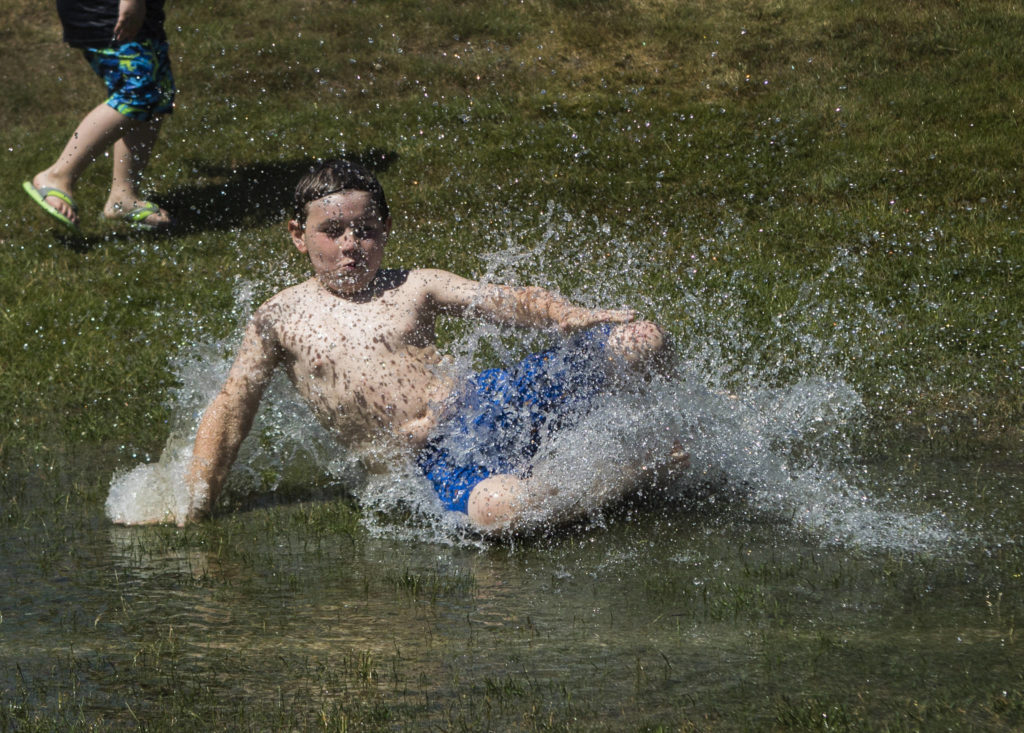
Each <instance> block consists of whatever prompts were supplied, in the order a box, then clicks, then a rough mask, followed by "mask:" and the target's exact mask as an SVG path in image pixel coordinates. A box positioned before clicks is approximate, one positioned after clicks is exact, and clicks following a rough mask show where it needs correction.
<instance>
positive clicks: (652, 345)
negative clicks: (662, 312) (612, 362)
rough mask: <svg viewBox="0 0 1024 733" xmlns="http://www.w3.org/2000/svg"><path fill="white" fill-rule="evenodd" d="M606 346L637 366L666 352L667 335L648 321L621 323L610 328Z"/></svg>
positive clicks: (628, 362) (654, 359) (651, 360)
mask: <svg viewBox="0 0 1024 733" xmlns="http://www.w3.org/2000/svg"><path fill="white" fill-rule="evenodd" d="M608 348H610V349H611V350H612V353H614V354H615V355H616V356H618V357H619V358H620V359H622V360H623V361H625V362H626V363H627V364H629V365H630V366H639V365H643V364H647V363H650V362H653V361H656V360H658V359H659V358H661V357H662V356H663V355H664V354H666V352H667V351H668V335H667V334H666V333H665V332H664V331H662V330H661V327H660V326H658V325H657V324H655V323H651V322H650V321H633V322H632V323H623V324H620V325H618V326H616V327H615V328H613V329H612V332H611V334H610V335H609V336H608Z"/></svg>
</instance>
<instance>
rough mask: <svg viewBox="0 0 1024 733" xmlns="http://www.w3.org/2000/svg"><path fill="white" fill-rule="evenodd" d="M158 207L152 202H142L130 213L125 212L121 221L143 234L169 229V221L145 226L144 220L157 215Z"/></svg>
mask: <svg viewBox="0 0 1024 733" xmlns="http://www.w3.org/2000/svg"><path fill="white" fill-rule="evenodd" d="M159 213H160V207H159V206H157V205H156V204H154V203H153V202H152V201H143V202H142V203H141V204H139V205H138V206H135V207H133V208H132V209H131V211H126V212H125V213H124V214H122V215H121V220H122V221H125V222H128V224H130V225H131V227H132V228H133V229H138V230H140V231H143V232H157V231H163V230H165V229H169V228H170V227H171V223H172V222H170V221H168V222H166V223H165V222H161V223H159V224H147V223H146V219H148V218H149V217H151V216H152V215H153V214H159Z"/></svg>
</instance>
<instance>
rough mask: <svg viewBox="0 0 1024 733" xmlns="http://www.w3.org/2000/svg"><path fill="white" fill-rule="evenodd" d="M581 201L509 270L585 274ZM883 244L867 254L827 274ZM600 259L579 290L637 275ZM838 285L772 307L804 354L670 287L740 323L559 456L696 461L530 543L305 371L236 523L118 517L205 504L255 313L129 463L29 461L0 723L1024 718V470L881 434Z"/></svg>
mask: <svg viewBox="0 0 1024 733" xmlns="http://www.w3.org/2000/svg"><path fill="white" fill-rule="evenodd" d="M556 213H557V212H549V215H548V216H549V218H548V220H546V222H543V227H542V228H543V229H544V231H543V232H542V233H541V234H540V235H538V236H536V240H537V241H538V242H539V244H537V245H536V247H535V248H533V249H530V250H529V251H528V252H526V254H528V256H525V255H524V251H525V250H524V249H523V248H522V247H521V246H520V245H518V244H516V243H514V242H509V243H506V244H504V245H502V246H499V247H498V248H497V249H496V251H495V252H494V253H493V255H491V256H490V257H489V258H488V259H486V262H485V268H486V276H489V277H495V278H498V279H505V280H517V279H520V280H529V281H531V282H542V283H543V281H544V279H545V277H551V278H553V279H556V280H557V279H559V277H560V276H559V277H556V276H557V275H558V273H557V272H554V270H556V269H557V267H558V265H557V264H555V261H554V258H552V257H551V256H549V255H550V253H549V255H545V252H547V247H548V246H549V245H550V244H551V243H552V242H554V241H556V240H557V239H559V237H564V236H567V233H566V232H567V229H566V227H570V226H574V225H570V224H567V223H566V222H565V220H564V218H563V217H560V216H558V215H556ZM545 227H546V228H545ZM505 228H507V229H512V227H503V229H505ZM600 233H601V229H600V227H598V228H597V230H596V231H589V232H588V234H590V235H595V236H596V235H600ZM626 249H627V248H624V247H609V248H608V251H609V252H610V253H611V254H610V257H612V258H615V257H622V258H624V257H626V255H625V254H623V252H625V251H626ZM613 264H614V263H613ZM856 267H857V263H856V261H855V258H853V257H852V256H850V255H848V254H846V253H841V254H840V255H839V257H838V258H837V261H836V262H835V263H833V264H832V265H831V266H830V267H826V268H824V273H825V274H824V275H823V278H828V277H846V276H850V273H851V272H855V270H856ZM627 269H628V268H626V267H625V266H622V267H620V268H618V270H619V271H625V270H627ZM522 270H525V272H522ZM844 273H845V274H844ZM642 275H643V273H640V275H638V277H641V276H642ZM742 287H743V284H742V283H738V284H736V285H734V286H730V288H731V289H730V291H729V294H731V295H732V296H737V295H738V293H739V292H741V291H742ZM605 288H606V283H603V282H601V281H599V280H597V279H591V280H589V281H587V282H583V283H582V284H581V285H580V286H579V290H578V291H577V292H575V293H574V297H576V298H577V299H580V300H584V301H595V302H605V301H614V294H612V293H610V292H605ZM248 292H249V290H248V286H247V285H246V284H244V283H243V284H242V285H241V286H240V288H239V292H238V312H239V320H240V322H241V321H242V320H244V317H245V314H246V313H248V312H249V311H251V308H252V306H253V303H252V302H251V298H250V297H249V296H248V294H247V293H248ZM698 295H703V296H704V300H703V301H702V299H701V298H700V297H698ZM820 298H821V296H820V295H814V294H812V293H810V292H809V293H808V295H807V302H806V303H804V305H808V306H814V307H806V308H805V307H802V306H801V307H794V308H793V309H792V311H790V312H789V313H783V314H780V315H779V316H778V317H777V319H776V320H777V326H778V328H779V330H780V333H779V334H778V335H777V336H776V338H777V339H778V340H779V341H783V340H787V339H788V340H790V341H791V342H792V343H794V344H796V345H797V346H796V351H797V352H798V353H799V354H800V355H802V356H801V357H800V358H799V359H797V360H796V362H795V363H794V362H793V361H789V362H787V363H783V362H782V360H781V359H779V360H772V359H767V358H765V357H764V353H763V352H762V351H759V349H758V348H755V347H752V346H749V347H748V346H745V345H744V338H745V330H746V329H748V328H749V327H748V326H747V325H745V324H743V323H742V322H740V321H739V320H738V319H737V318H736V316H735V313H734V312H732V311H730V309H729V307H726V306H724V305H722V304H723V303H725V302H726V301H727V300H729V299H728V298H725V297H724V296H723V294H722V293H703V294H697V295H695V294H693V293H688V294H683V293H679V294H678V298H674V299H673V302H655V301H651V302H648V303H645V304H644V305H645V306H646V308H647V309H648V310H649V312H650V313H653V314H655V315H656V316H659V317H664V318H668V319H671V318H672V314H673V313H677V312H678V310H679V309H685V310H686V312H687V313H688V317H689V318H691V319H692V320H693V322H694V323H695V324H696V325H695V327H696V328H698V329H700V330H703V331H705V332H707V333H712V332H714V333H717V334H718V336H717V338H716V339H711V338H705V339H701V340H699V341H697V340H694V341H689V342H687V343H686V345H685V346H684V347H683V348H682V349H681V352H680V356H681V359H680V365H679V368H678V370H677V373H676V374H675V376H674V378H673V379H672V380H669V381H664V382H659V383H656V384H654V385H651V386H649V387H648V388H647V391H646V392H645V393H644V395H642V396H640V397H635V396H634V397H630V396H624V397H622V398H619V399H616V400H613V401H611V402H609V403H608V404H607V405H605V406H603V407H602V408H600V409H599V410H597V411H596V412H595V413H593V414H592V415H591V416H590V417H589V418H588V419H587V420H584V421H583V422H582V423H581V424H580V425H579V426H578V427H577V428H575V429H574V430H573V431H572V432H570V433H567V434H563V435H561V436H560V437H559V438H558V439H557V440H556V442H555V443H553V444H552V445H549V446H547V447H546V449H545V450H546V452H547V453H546V454H547V455H549V457H550V459H551V460H550V461H549V462H548V464H547V467H546V469H545V470H548V471H550V472H551V473H552V475H553V476H555V477H559V478H561V479H562V480H563V483H565V484H567V485H575V484H574V483H573V481H572V478H573V477H579V476H585V475H587V474H588V473H590V472H593V471H594V467H595V466H598V465H599V466H606V465H608V464H609V463H614V462H616V461H622V460H627V459H628V458H629V457H630V456H631V455H636V454H638V453H645V452H647V451H651V450H656V449H660V448H663V447H664V446H666V445H668V444H670V441H671V440H672V439H673V438H674V437H675V436H678V435H683V436H685V438H686V442H687V445H688V447H689V448H690V450H691V453H692V460H693V469H692V470H691V472H690V473H689V474H687V475H686V476H684V477H683V478H682V479H681V480H679V481H678V482H676V483H674V484H673V485H672V486H671V487H669V488H668V489H667V490H665V491H657V492H655V491H653V490H651V489H650V488H648V489H647V490H645V491H644V492H642V494H641V496H639V497H638V498H637V499H635V500H633V501H630V502H628V503H626V504H625V505H621V506H618V507H614V508H611V509H605V510H601V511H595V513H594V515H593V516H592V517H591V519H590V521H588V522H583V523H581V524H580V525H579V526H576V527H572V528H569V529H567V530H564V531H560V532H558V533H552V534H550V535H546V536H543V535H542V536H540V537H537V538H533V539H530V540H523V541H517V542H513V543H511V544H503V545H492V544H487V543H484V542H482V541H480V540H479V539H478V538H474V537H473V536H471V535H468V534H467V533H466V532H465V531H464V530H463V529H462V528H461V527H460V526H459V525H458V524H457V523H453V522H452V521H451V519H450V517H446V516H445V515H443V514H441V513H439V512H438V511H437V510H436V504H435V503H432V502H433V500H432V498H431V497H430V495H429V492H427V491H426V488H425V486H424V484H423V482H422V481H420V480H418V479H416V477H415V476H413V475H410V474H407V473H403V472H401V471H395V472H393V473H392V474H390V475H384V476H366V475H365V474H364V473H363V472H362V471H361V469H360V468H359V466H358V465H357V464H355V463H354V462H352V461H350V460H348V459H347V457H346V456H345V455H344V454H341V453H339V451H338V449H337V448H336V447H335V446H334V445H333V444H332V443H331V441H330V439H329V438H328V437H327V436H325V435H324V434H323V433H322V431H320V430H319V428H317V427H316V426H315V425H314V424H312V422H311V420H310V419H309V418H308V417H307V416H306V414H305V411H304V410H303V409H302V408H301V406H299V405H297V404H296V403H295V401H294V400H293V399H292V398H291V397H290V390H289V389H288V385H287V384H286V383H285V382H284V381H283V380H282V381H281V382H279V383H275V384H274V385H273V387H272V389H271V391H270V395H269V397H268V400H267V403H266V404H265V406H264V407H263V408H262V409H261V413H260V416H259V418H258V421H257V425H256V428H255V431H254V439H253V440H250V441H249V442H248V443H247V445H246V447H245V448H244V450H243V453H242V455H241V456H240V460H239V465H238V468H237V470H236V471H235V473H234V475H233V478H232V483H231V484H230V485H229V488H228V491H227V497H226V499H227V500H226V502H225V504H224V506H223V507H222V509H221V511H220V513H219V514H218V516H217V517H216V518H215V519H214V520H212V521H210V522H205V523H203V524H201V525H199V526H194V527H189V528H186V529H177V528H174V527H170V526H154V527H132V528H128V527H120V526H117V525H114V524H112V523H111V522H110V521H109V517H113V518H126V517H132V516H135V517H137V518H138V517H152V518H161V519H163V518H173V517H174V516H175V515H176V514H178V513H180V511H181V506H182V502H183V495H182V493H181V488H182V487H181V482H180V476H181V472H182V470H183V466H184V463H185V461H186V460H187V458H188V450H189V444H190V441H191V434H192V431H194V428H195V422H196V419H197V416H198V413H199V411H200V410H201V409H202V406H203V405H204V404H205V403H206V401H207V400H208V399H209V397H210V396H211V394H212V393H213V390H215V389H216V388H217V386H218V385H219V382H220V380H221V379H222V378H223V375H224V373H225V370H226V368H227V362H226V361H225V359H224V356H223V354H224V353H225V346H230V343H231V341H232V338H236V337H232V338H229V339H228V341H227V342H225V343H220V342H216V343H213V342H211V343H192V344H184V345H182V347H181V350H180V353H179V355H178V356H177V357H176V362H175V368H176V370H177V372H178V376H179V380H180V382H181V385H182V386H181V388H180V389H179V390H178V391H177V392H176V393H175V394H173V395H171V399H172V400H173V404H174V415H175V423H174V424H173V425H171V426H170V436H169V437H168V439H167V444H166V446H165V449H164V451H163V455H162V456H161V457H160V459H159V461H154V462H152V463H145V464H135V463H133V464H131V465H127V466H123V467H122V468H121V470H119V471H117V472H115V474H114V475H113V477H111V476H110V468H109V465H110V461H109V459H108V458H105V457H103V456H93V455H87V454H85V453H83V452H82V451H81V450H78V449H76V447H75V446H57V447H55V450H54V452H53V460H52V462H51V463H50V464H49V465H47V466H36V467H34V468H33V469H31V470H19V471H15V470H10V471H7V472H5V474H4V476H5V482H6V485H5V496H7V497H8V500H7V503H6V505H5V511H6V515H5V517H4V527H5V531H4V533H3V536H2V539H0V548H2V555H0V598H2V599H3V600H2V605H0V682H2V684H3V688H4V690H5V693H4V698H3V707H2V708H0V721H2V722H3V727H16V726H18V725H26V724H27V722H30V721H32V720H35V719H42V720H47V721H51V722H53V721H56V724H57V727H67V726H69V725H72V724H76V723H80V724H88V723H99V722H103V723H107V724H112V725H116V726H136V725H141V726H144V727H155V728H170V727H176V728H181V727H184V728H203V729H208V728H210V727H231V728H258V729H278V728H285V727H292V728H299V729H305V728H318V727H335V728H340V729H343V728H344V727H345V726H348V727H349V728H350V729H357V730H363V729H402V730H404V729H409V728H412V729H432V730H436V729H445V730H447V729H467V730H485V729H491V730H505V729H512V728H516V729H519V728H525V729H552V728H555V729H606V730H622V729H641V728H645V727H650V728H656V727H658V726H663V727H665V728H666V729H712V730H747V729H772V728H775V729H815V730H822V729H837V728H838V729H849V728H854V729H865V728H886V727H887V728H890V729H933V728H959V729H972V730H973V729H979V728H984V729H992V730H1001V729H1002V730H1014V729H1019V728H1020V727H1021V726H1024V677H1022V674H1021V672H1020V671H1019V670H1020V664H1019V661H1020V658H1021V655H1020V652H1019V646H1018V644H1019V641H1018V639H1017V634H1016V621H1017V619H1018V618H1020V617H1022V611H1024V608H1022V603H1024V601H1022V598H1024V594H1022V592H1021V591H1022V590H1024V588H1022V585H1024V580H1022V574H1024V550H1022V548H1021V547H1020V545H1019V538H1020V529H1019V528H1020V517H1021V516H1022V515H1024V490H1022V487H1024V468H1022V467H1021V465H1020V464H1019V462H1015V461H1010V460H1006V459H1005V458H1003V457H1002V456H1000V455H998V454H993V455H989V456H982V457H978V458H976V459H974V460H972V461H970V462H967V461H960V462H953V461H941V460H936V459H934V458H933V459H931V460H929V461H923V460H921V459H920V458H919V457H918V453H919V451H917V450H915V447H914V446H912V445H909V446H908V445H900V446H897V445H893V446H891V450H890V451H889V452H888V457H887V459H886V460H885V462H884V463H883V462H879V461H877V460H867V459H860V458H858V457H857V456H856V455H855V454H854V453H853V452H852V450H851V448H850V445H851V442H852V438H853V437H855V436H856V435H857V434H858V431H859V430H860V429H861V426H863V425H864V424H865V422H864V419H865V417H866V408H865V407H864V404H863V400H862V399H861V396H860V395H859V394H858V393H857V391H856V389H855V388H854V387H853V386H851V384H850V383H849V382H848V380H847V379H846V377H845V374H844V372H843V369H842V367H841V365H839V366H837V365H836V362H835V360H834V359H832V358H831V357H832V356H833V355H834V353H835V352H836V351H838V350H839V349H838V347H837V346H836V344H835V343H833V342H827V341H822V340H821V338H820V337H815V336H812V335H811V334H812V331H813V330H812V329H810V328H808V322H809V320H808V319H811V318H813V317H814V314H813V311H814V309H815V308H817V309H818V310H821V309H824V310H828V305H827V303H823V302H820ZM816 299H819V300H816ZM798 314H804V315H798ZM863 316H864V323H869V322H870V321H871V316H872V314H871V313H868V312H866V311H865V313H864V314H863ZM844 325H845V326H847V330H849V329H853V328H858V327H863V325H864V324H863V323H847V324H844ZM502 336H503V334H501V333H498V332H495V331H493V330H488V329H479V330H471V331H469V332H466V333H460V334H459V335H458V336H456V337H454V338H453V339H452V340H451V343H450V346H451V348H452V349H453V350H454V351H455V352H456V355H457V356H458V363H459V364H460V365H461V366H462V368H469V367H470V366H471V365H473V364H476V363H477V362H478V361H479V359H480V358H482V357H481V348H483V347H482V345H486V348H487V349H490V350H491V352H497V353H498V355H499V356H501V357H503V358H504V357H512V356H514V355H515V353H516V352H515V349H514V347H508V345H507V344H508V340H505V339H503V338H501V337H502ZM837 338H838V337H837ZM534 346H535V343H531V344H530V348H533V347H534ZM485 350H486V349H485ZM737 355H739V356H737ZM104 499H105V506H106V515H107V516H102V515H101V512H100V511H99V509H98V507H99V506H100V505H102V504H104ZM133 513H135V514H133Z"/></svg>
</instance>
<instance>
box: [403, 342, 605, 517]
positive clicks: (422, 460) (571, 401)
mask: <svg viewBox="0 0 1024 733" xmlns="http://www.w3.org/2000/svg"><path fill="white" fill-rule="evenodd" d="M610 332H611V326H610V325H607V324H605V325H603V326H598V327H597V328H594V329H591V330H589V331H584V332H582V333H579V334H576V335H575V336H573V337H571V338H569V339H567V340H566V341H565V343H563V344H561V345H559V346H558V347H556V348H554V349H551V350H548V351H543V352H540V353H538V354H531V355H530V356H528V357H526V358H525V359H523V360H522V361H521V362H519V363H518V364H516V365H515V366H514V367H512V368H510V369H487V370H485V371H482V372H480V373H479V374H476V375H474V376H472V377H470V378H469V379H468V380H467V381H466V384H465V385H464V387H463V388H462V389H461V390H460V391H459V393H458V394H457V397H456V405H455V408H454V410H453V411H452V413H453V414H451V415H450V416H448V417H446V418H445V419H444V421H443V422H442V423H441V424H440V425H438V427H437V428H436V429H435V431H434V433H433V434H432V436H431V439H430V441H429V442H428V443H427V445H426V446H425V447H424V448H423V449H422V450H421V451H420V452H419V454H418V455H417V457H416V463H417V465H418V466H419V467H420V469H421V470H422V471H423V474H424V475H425V476H426V477H427V479H428V480H429V481H430V482H431V483H432V484H433V485H434V490H435V491H436V492H437V495H438V497H440V499H441V503H442V504H444V506H445V508H446V509H448V510H450V511H457V512H463V513H465V512H466V511H467V506H468V503H469V494H470V492H471V491H472V490H473V488H474V487H475V486H476V485H477V484H478V483H480V482H481V481H483V480H484V479H485V478H487V477H488V476H491V475H494V474H501V473H509V474H514V475H517V476H527V475H529V473H530V470H531V468H532V466H531V464H530V460H531V459H532V458H533V456H534V455H535V454H536V452H537V449H538V448H539V447H540V442H541V439H542V438H543V437H544V436H545V435H547V434H549V433H551V432H553V431H555V430H557V429H559V428H563V427H568V426H569V425H572V424H573V423H575V422H576V421H577V420H578V419H579V418H580V417H581V416H582V415H583V414H584V413H585V412H586V410H587V408H588V407H589V405H590V404H591V402H592V399H593V397H595V396H596V395H598V394H599V393H600V392H601V390H602V388H603V387H604V385H605V382H606V367H605V361H606V360H607V359H608V358H609V357H608V356H607V353H606V352H607V345H608V334H609V333H610Z"/></svg>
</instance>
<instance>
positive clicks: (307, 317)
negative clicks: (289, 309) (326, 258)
mask: <svg viewBox="0 0 1024 733" xmlns="http://www.w3.org/2000/svg"><path fill="white" fill-rule="evenodd" d="M321 305H322V304H321ZM289 315H290V317H289V318H287V319H284V320H283V321H279V322H278V324H277V330H278V338H279V339H280V343H281V345H282V347H283V348H284V349H285V351H286V352H287V353H288V355H289V357H290V359H289V361H290V362H291V369H292V372H293V375H294V376H295V377H297V378H299V379H300V380H303V379H305V380H314V381H319V380H328V381H330V382H334V381H336V380H339V379H344V381H346V382H348V383H349V384H350V388H351V384H352V380H356V381H362V380H365V379H367V378H371V377H372V378H375V381H376V380H379V379H386V378H387V375H389V374H391V373H401V372H407V371H408V370H409V369H415V368H416V366H417V363H420V362H423V361H424V360H425V361H428V362H433V361H435V356H436V352H435V350H434V348H433V340H434V334H433V323H432V322H427V321H426V320H425V319H424V318H423V317H422V314H421V313H420V309H419V308H416V307H415V304H411V303H408V302H407V301H406V300H405V299H403V298H381V299H379V300H377V301H371V302H366V303H348V302H345V301H341V302H336V303H335V302H328V304H327V306H326V307H319V308H316V309H310V310H309V311H305V312H304V311H303V310H302V309H299V310H296V311H294V312H293V313H291V314H289Z"/></svg>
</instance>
